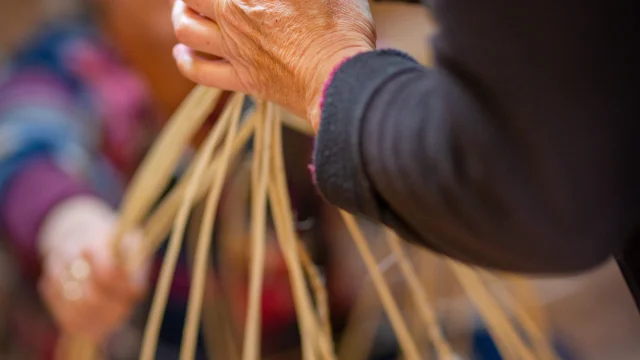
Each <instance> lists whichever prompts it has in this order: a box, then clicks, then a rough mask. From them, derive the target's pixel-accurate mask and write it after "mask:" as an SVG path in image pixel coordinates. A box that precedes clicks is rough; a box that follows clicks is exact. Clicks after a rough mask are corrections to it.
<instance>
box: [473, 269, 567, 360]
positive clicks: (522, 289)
mask: <svg viewBox="0 0 640 360" xmlns="http://www.w3.org/2000/svg"><path fill="white" fill-rule="evenodd" d="M480 275H481V276H483V277H486V278H489V279H493V278H498V279H500V280H503V279H502V278H500V277H497V276H494V275H493V274H490V273H488V272H486V271H480ZM507 281H509V282H510V283H509V284H508V285H512V286H513V287H517V291H514V292H509V291H506V290H507V289H504V290H505V291H504V296H502V297H498V299H501V298H502V299H503V300H504V301H502V302H501V303H502V304H503V305H504V306H505V307H506V308H507V309H508V310H510V311H511V312H512V313H513V315H514V316H515V319H516V320H517V321H518V323H519V325H520V326H521V328H522V330H523V331H524V332H525V333H526V334H527V338H528V339H529V341H530V342H531V344H532V347H533V350H534V351H535V354H536V355H535V357H536V359H540V360H556V359H557V358H558V356H557V354H556V352H555V350H554V349H553V346H552V345H551V342H550V341H549V339H550V337H549V335H548V334H546V333H545V331H543V329H542V328H541V327H540V326H539V322H536V321H535V319H534V317H533V315H532V314H531V312H530V311H527V309H526V308H525V306H524V304H529V306H531V307H533V306H534V305H533V304H535V303H536V299H532V298H531V297H532V296H533V294H532V292H533V291H532V289H531V288H530V287H531V286H530V285H529V284H527V283H525V282H524V281H523V280H522V279H518V278H515V277H508V279H507ZM516 295H520V296H516ZM525 296H526V297H525ZM530 310H538V309H535V308H534V309H530Z"/></svg>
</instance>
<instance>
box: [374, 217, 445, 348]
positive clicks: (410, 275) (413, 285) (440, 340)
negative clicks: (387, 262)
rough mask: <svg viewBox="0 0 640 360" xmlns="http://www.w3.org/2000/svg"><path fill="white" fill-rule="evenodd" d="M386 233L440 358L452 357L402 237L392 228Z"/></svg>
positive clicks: (388, 242)
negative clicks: (406, 251) (408, 257)
mask: <svg viewBox="0 0 640 360" xmlns="http://www.w3.org/2000/svg"><path fill="white" fill-rule="evenodd" d="M386 233H387V234H386V235H387V236H386V239H387V244H388V245H389V248H391V252H392V253H393V254H395V256H396V257H397V259H398V266H399V268H400V272H401V273H402V275H403V277H404V279H405V281H406V282H407V285H408V287H409V290H410V292H411V297H412V299H413V302H414V306H416V308H417V310H418V315H419V316H420V318H421V319H422V321H423V322H424V325H425V326H426V328H427V331H428V334H429V335H430V336H431V340H432V341H433V345H434V347H435V350H436V352H437V354H438V359H441V360H448V359H452V358H453V351H452V350H451V346H450V345H449V343H448V342H447V341H446V340H445V337H444V334H443V333H442V330H441V328H440V325H439V324H438V320H437V318H436V315H435V312H434V310H433V307H432V305H431V302H430V301H429V297H428V296H427V292H426V290H425V289H424V287H423V286H422V284H421V283H420V280H419V279H418V276H417V275H416V272H415V269H414V268H413V265H412V264H411V263H410V262H409V260H408V259H407V256H406V254H405V252H404V250H403V249H402V245H401V243H400V239H398V237H397V236H396V234H395V233H394V232H393V231H391V230H388V229H387V231H386Z"/></svg>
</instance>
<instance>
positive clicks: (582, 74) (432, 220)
mask: <svg viewBox="0 0 640 360" xmlns="http://www.w3.org/2000/svg"><path fill="white" fill-rule="evenodd" d="M433 3H434V5H435V13H436V18H437V19H438V21H439V23H440V25H441V33H440V34H439V36H438V37H437V38H436V39H435V42H434V47H435V52H436V60H437V64H436V66H435V68H433V69H426V68H424V67H422V66H420V65H418V64H416V63H415V62H414V61H413V60H412V59H411V58H409V57H408V56H406V55H404V54H401V53H399V52H395V51H376V52H371V53H365V54H361V55H358V56H356V57H354V58H352V59H350V60H348V61H347V62H346V63H345V64H343V65H342V66H341V67H340V68H339V69H338V70H337V72H336V74H335V77H334V79H333V80H332V82H331V84H330V85H329V87H328V88H327V91H326V95H325V101H324V107H323V111H322V120H321V124H320V129H319V133H318V138H317V142H316V149H315V157H314V165H315V169H316V181H317V184H318V187H319V189H320V191H321V192H322V194H323V195H324V196H325V197H326V198H327V199H328V200H329V201H330V202H332V203H334V204H335V205H337V206H339V207H341V208H343V209H345V210H347V211H350V212H354V213H359V214H364V215H366V216H367V217H369V218H371V219H373V220H376V221H379V222H383V223H385V224H387V225H389V226H391V227H392V228H394V229H396V230H397V231H398V232H399V233H400V234H401V235H402V236H403V237H404V238H406V239H407V240H409V241H413V242H417V243H419V244H422V245H424V246H426V247H428V248H430V249H432V250H435V251H437V252H440V253H442V254H445V255H447V256H450V257H453V258H455V259H458V260H461V261H465V262H469V263H472V264H476V265H480V266H486V267H491V268H496V269H503V270H509V271H520V272H532V273H554V272H573V271H579V270H584V269H587V268H590V267H593V266H595V265H597V264H599V263H601V262H602V261H604V259H606V258H607V257H608V256H610V255H611V254H612V252H614V251H615V250H617V249H618V248H619V247H620V245H621V243H622V242H623V240H624V239H625V237H627V236H628V235H629V233H630V232H631V231H632V228H633V225H634V224H635V223H636V220H637V219H638V215H639V214H638V203H639V201H638V200H640V199H639V196H638V190H637V188H638V186H637V184H640V177H639V176H638V171H636V170H634V169H635V168H637V167H638V166H640V156H638V155H640V154H639V152H638V148H639V147H640V146H639V145H637V144H636V143H637V141H635V138H636V137H637V131H636V130H638V127H637V125H635V124H636V123H637V122H638V121H640V116H639V115H640V113H639V112H638V106H637V105H636V103H637V102H638V100H640V99H639V98H637V97H636V96H637V92H634V91H631V90H632V89H636V88H637V84H638V82H637V81H638V77H637V74H638V71H637V69H636V67H637V65H636V64H637V57H636V56H637V55H634V54H632V53H631V51H630V50H629V48H630V47H629V46H628V44H627V42H628V41H630V38H633V39H636V40H637V39H638V32H635V33H634V32H630V30H631V27H632V26H635V25H634V24H635V23H632V22H631V21H632V20H633V19H634V17H633V16H632V15H629V14H628V11H630V8H625V6H627V5H628V7H631V6H632V5H631V4H632V2H624V1H613V2H602V1H582V2H576V1H568V2H558V1H551V0H540V1H532V2H514V1H507V0H504V1H474V0H467V1H464V0H442V1H434V2H433ZM620 36H625V42H622V41H621V39H620V38H619V37H620ZM632 42H633V41H632ZM631 124H633V125H631ZM634 131H635V134H633V135H631V133H632V132H634ZM634 163H638V164H637V165H634Z"/></svg>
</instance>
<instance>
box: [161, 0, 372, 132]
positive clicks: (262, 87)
mask: <svg viewBox="0 0 640 360" xmlns="http://www.w3.org/2000/svg"><path fill="white" fill-rule="evenodd" d="M173 25H174V29H175V32H176V36H177V38H178V40H179V42H180V43H181V44H180V45H177V46H176V47H175V48H174V56H175V58H176V61H177V64H178V67H179V69H180V71H181V72H182V73H183V74H184V75H185V76H187V77H188V78H190V79H191V80H193V81H195V82H197V83H200V84H203V85H207V86H212V87H217V88H222V89H226V90H235V91H240V92H244V93H248V94H250V95H254V96H257V97H260V98H262V99H266V100H270V101H273V102H276V103H278V104H280V105H282V106H284V107H286V108H288V109H289V110H291V111H293V112H294V113H295V114H297V115H299V116H303V117H306V118H308V119H311V120H312V119H313V118H314V117H316V116H317V115H318V114H317V112H318V106H317V105H318V102H319V100H320V97H321V94H322V88H323V86H324V83H325V82H326V81H327V80H328V78H329V76H330V74H331V72H332V71H333V69H334V68H335V66H337V65H338V64H339V63H340V62H342V61H343V60H344V59H345V58H347V57H350V56H353V55H355V54H357V53H360V52H364V51H370V50H372V49H374V48H375V29H374V25H373V20H372V17H371V13H370V10H369V5H368V2H367V1H366V0H322V1H310V0H175V3H174V8H173Z"/></svg>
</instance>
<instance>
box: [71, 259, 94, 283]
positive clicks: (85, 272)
mask: <svg viewBox="0 0 640 360" xmlns="http://www.w3.org/2000/svg"><path fill="white" fill-rule="evenodd" d="M90 275H91V266H90V265H89V262H87V261H86V260H85V259H76V260H74V261H73V262H71V264H70V265H69V276H71V278H72V279H73V280H76V281H84V280H86V279H88V278H89V276H90Z"/></svg>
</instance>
